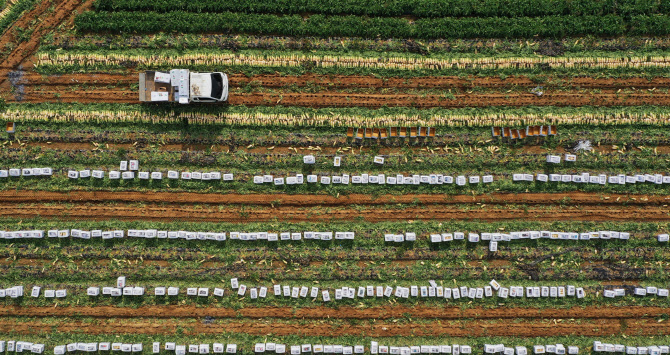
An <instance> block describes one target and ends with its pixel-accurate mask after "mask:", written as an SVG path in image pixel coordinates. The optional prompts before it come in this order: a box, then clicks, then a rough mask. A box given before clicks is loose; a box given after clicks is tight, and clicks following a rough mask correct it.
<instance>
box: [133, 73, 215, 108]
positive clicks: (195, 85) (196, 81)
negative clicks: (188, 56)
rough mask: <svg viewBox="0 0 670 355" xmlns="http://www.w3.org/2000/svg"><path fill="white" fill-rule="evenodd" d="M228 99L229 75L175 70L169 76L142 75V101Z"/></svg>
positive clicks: (185, 102) (160, 74) (186, 101)
mask: <svg viewBox="0 0 670 355" xmlns="http://www.w3.org/2000/svg"><path fill="white" fill-rule="evenodd" d="M227 100H228V76H227V75H226V74H224V73H220V72H215V73H193V72H191V71H189V70H188V69H172V70H170V72H169V73H164V72H157V71H151V70H149V71H146V72H144V73H140V101H141V102H161V101H163V102H179V103H180V104H188V103H191V102H225V101H227Z"/></svg>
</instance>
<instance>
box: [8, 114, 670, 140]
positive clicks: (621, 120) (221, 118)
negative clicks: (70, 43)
mask: <svg viewBox="0 0 670 355" xmlns="http://www.w3.org/2000/svg"><path fill="white" fill-rule="evenodd" d="M282 111H284V112H282ZM391 111H395V112H393V113H391V114H389V113H385V111H384V110H378V111H375V110H367V111H358V112H356V111H354V112H352V111H351V110H342V109H340V110H338V109H327V110H312V109H304V110H300V109H298V110H288V109H285V110H282V109H281V108H277V109H272V110H260V109H248V108H244V107H234V108H229V109H228V110H226V111H224V112H218V113H214V112H188V111H187V112H164V113H161V112H151V111H148V112H147V111H145V110H138V109H137V108H135V107H124V108H123V110H104V111H97V110H85V111H84V110H76V109H75V110H64V111H61V110H48V109H47V110H34V111H33V110H24V109H20V108H14V107H11V108H9V109H7V110H5V111H4V112H2V113H0V121H13V122H27V123H28V122H51V123H58V124H62V123H92V124H108V123H114V124H116V123H150V124H180V125H181V124H182V123H183V122H184V121H187V122H188V123H190V124H195V125H231V126H288V127H290V126H310V127H314V126H319V127H357V128H360V127H397V126H403V127H407V126H423V127H466V126H467V127H491V126H503V127H510V126H526V125H584V126H586V125H588V126H615V125H617V126H625V125H655V126H665V125H668V124H670V111H668V110H666V109H664V108H657V107H642V108H637V109H632V110H629V109H621V108H612V109H595V108H588V107H587V108H582V109H578V110H575V111H574V112H567V113H561V112H560V111H563V110H557V111H559V112H556V113H554V112H551V110H537V112H532V111H533V110H531V109H527V110H525V111H526V112H525V113H524V112H523V111H521V110H519V111H516V112H515V111H514V110H512V112H506V111H507V110H499V111H498V112H491V110H472V109H470V110H450V111H447V110H427V111H424V112H421V111H418V110H416V111H415V110H391ZM407 111H410V112H407ZM486 111H489V112H486ZM528 111H531V112H528ZM342 134H344V131H342Z"/></svg>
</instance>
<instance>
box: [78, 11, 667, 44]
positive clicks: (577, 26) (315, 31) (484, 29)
mask: <svg viewBox="0 0 670 355" xmlns="http://www.w3.org/2000/svg"><path fill="white" fill-rule="evenodd" d="M75 22H76V26H77V29H78V30H79V31H81V32H85V33H86V32H112V33H156V32H161V31H165V30H166V29H169V31H171V32H183V33H203V32H223V33H247V34H280V35H288V36H317V37H333V36H345V37H367V38H375V37H381V38H475V37H482V38H518V37H522V38H531V37H536V36H539V37H566V36H580V35H595V36H620V35H664V34H667V33H669V31H670V26H669V24H670V17H668V16H666V15H649V16H648V15H635V16H633V17H631V18H630V20H625V19H624V18H623V17H621V16H617V15H604V16H570V15H568V16H544V17H538V18H532V17H514V18H509V17H487V18H467V17H466V18H454V17H444V18H435V19H418V20H415V21H410V20H407V19H403V18H388V17H387V18H383V17H369V18H368V17H361V16H324V15H312V16H310V17H308V18H307V19H303V17H302V16H299V15H287V16H278V15H268V14H243V13H232V12H222V13H188V12H151V11H147V12H139V11H138V12H128V11H119V12H109V11H97V12H85V13H83V14H81V15H79V16H77V18H76V20H75ZM166 23H169V24H170V26H169V28H166V26H165V24H166Z"/></svg>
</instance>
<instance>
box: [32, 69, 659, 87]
mask: <svg viewBox="0 0 670 355" xmlns="http://www.w3.org/2000/svg"><path fill="white" fill-rule="evenodd" d="M228 79H229V84H230V87H231V88H235V87H241V86H245V85H252V86H258V87H265V88H277V87H284V86H295V87H305V86H309V85H318V86H324V87H327V88H340V89H341V88H399V89H449V88H459V89H463V90H467V89H471V88H474V87H481V88H506V87H515V86H522V87H535V86H537V85H538V83H537V82H535V81H533V80H531V79H530V78H528V77H524V76H513V77H507V78H505V79H501V78H499V77H472V78H467V79H463V78H458V77H453V76H443V77H419V78H376V77H373V76H358V75H315V74H305V75H300V76H291V75H253V76H246V75H243V74H230V75H228ZM137 82H138V79H137V73H129V74H105V73H95V74H63V75H48V76H46V75H40V74H37V73H31V74H27V75H25V76H24V77H23V78H22V80H21V81H19V83H20V84H24V85H76V84H87V85H100V86H106V85H119V84H135V83H137ZM559 85H560V87H562V88H565V87H575V88H584V89H614V90H618V89H620V88H635V89H653V88H663V87H670V78H653V79H652V80H648V79H646V78H626V79H607V78H565V79H561V80H555V81H548V82H546V83H542V86H544V87H545V88H549V87H558V86H559Z"/></svg>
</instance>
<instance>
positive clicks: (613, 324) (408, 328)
mask: <svg viewBox="0 0 670 355" xmlns="http://www.w3.org/2000/svg"><path fill="white" fill-rule="evenodd" d="M0 331H2V332H5V333H9V332H16V333H20V334H40V333H44V332H48V333H51V332H54V331H58V332H64V333H74V332H76V333H84V334H182V332H183V334H185V335H199V334H220V333H244V334H250V335H273V336H284V335H298V336H323V335H324V334H328V336H331V337H332V336H348V335H356V336H369V337H383V336H453V337H472V336H521V337H537V336H575V335H579V336H599V337H601V336H608V335H622V334H623V335H645V336H650V335H669V334H670V322H661V323H659V322H656V321H655V320H651V321H649V320H646V319H643V320H640V319H595V320H592V321H589V322H584V321H582V320H579V321H575V320H561V321H560V322H559V321H558V320H557V321H546V320H542V321H534V320H530V321H520V322H514V323H511V322H509V321H508V320H504V321H490V320H486V321H477V320H474V321H472V320H466V321H448V322H445V321H428V322H421V323H416V322H409V323H399V322H384V321H374V322H363V324H356V325H352V324H346V323H345V324H342V323H340V322H338V323H333V322H332V321H323V320H322V321H320V322H318V323H307V324H302V322H301V323H296V322H279V323H277V322H274V321H257V320H253V321H252V320H246V321H244V320H243V321H240V320H235V321H233V320H226V322H225V323H214V324H203V323H195V322H194V323H186V324H184V323H183V322H182V321H180V320H173V319H161V320H160V321H158V322H157V321H155V320H153V319H150V318H149V319H122V320H118V319H104V320H97V321H96V322H95V323H90V322H86V321H73V320H67V321H60V322H58V323H53V322H44V321H41V320H36V321H23V320H5V321H4V322H3V323H2V324H0Z"/></svg>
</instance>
